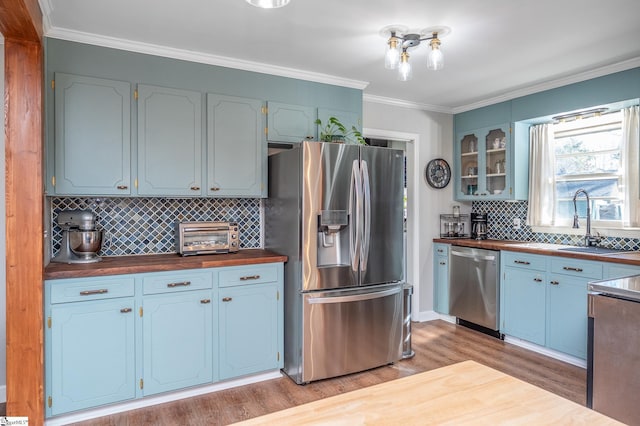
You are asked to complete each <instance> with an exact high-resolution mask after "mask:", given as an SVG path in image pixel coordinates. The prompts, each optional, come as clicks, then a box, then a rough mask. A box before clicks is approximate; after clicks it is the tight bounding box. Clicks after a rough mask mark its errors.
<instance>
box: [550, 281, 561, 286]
mask: <svg viewBox="0 0 640 426" xmlns="http://www.w3.org/2000/svg"><path fill="white" fill-rule="evenodd" d="M549 284H551V285H558V284H560V283H559V282H558V281H549Z"/></svg>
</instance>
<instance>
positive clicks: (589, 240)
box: [573, 188, 601, 247]
mask: <svg viewBox="0 0 640 426" xmlns="http://www.w3.org/2000/svg"><path fill="white" fill-rule="evenodd" d="M581 193H582V194H584V196H585V197H587V232H586V233H585V234H584V246H585V247H590V246H596V245H598V243H599V242H600V241H601V238H600V237H594V236H592V235H591V201H590V200H589V194H588V193H587V191H585V190H584V189H582V188H581V189H578V190H577V191H576V193H575V194H573V229H578V228H580V223H579V222H578V207H577V206H576V198H578V195H579V194H581Z"/></svg>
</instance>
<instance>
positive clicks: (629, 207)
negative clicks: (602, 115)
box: [620, 105, 640, 227]
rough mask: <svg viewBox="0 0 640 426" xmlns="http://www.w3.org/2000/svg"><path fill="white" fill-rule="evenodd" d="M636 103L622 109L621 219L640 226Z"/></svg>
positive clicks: (638, 142)
mask: <svg viewBox="0 0 640 426" xmlns="http://www.w3.org/2000/svg"><path fill="white" fill-rule="evenodd" d="M639 108H640V107H638V105H636V106H632V107H629V108H625V109H624V110H623V111H622V144H621V147H620V148H621V149H620V151H621V154H622V158H621V165H622V172H623V173H622V176H623V182H622V187H623V189H624V208H623V211H622V221H623V223H624V226H625V227H627V226H630V227H637V226H640V211H639V209H638V208H639V207H640V202H639V201H638V198H639V197H640V182H639V181H638V180H639V179H640V176H639V174H638V161H639V157H640V149H639V145H640V135H639V133H640V124H639V123H640V120H639V119H638V109H639Z"/></svg>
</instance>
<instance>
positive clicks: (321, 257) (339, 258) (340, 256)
mask: <svg viewBox="0 0 640 426" xmlns="http://www.w3.org/2000/svg"><path fill="white" fill-rule="evenodd" d="M348 225H349V214H348V212H347V210H322V211H320V214H319V215H318V266H319V267H321V266H333V265H349V264H350V262H349V229H348Z"/></svg>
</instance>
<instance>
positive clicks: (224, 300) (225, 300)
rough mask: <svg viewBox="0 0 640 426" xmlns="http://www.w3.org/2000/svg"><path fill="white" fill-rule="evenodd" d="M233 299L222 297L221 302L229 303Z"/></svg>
mask: <svg viewBox="0 0 640 426" xmlns="http://www.w3.org/2000/svg"><path fill="white" fill-rule="evenodd" d="M232 300H233V299H232V298H231V297H223V298H222V301H223V302H231V301H232Z"/></svg>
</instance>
